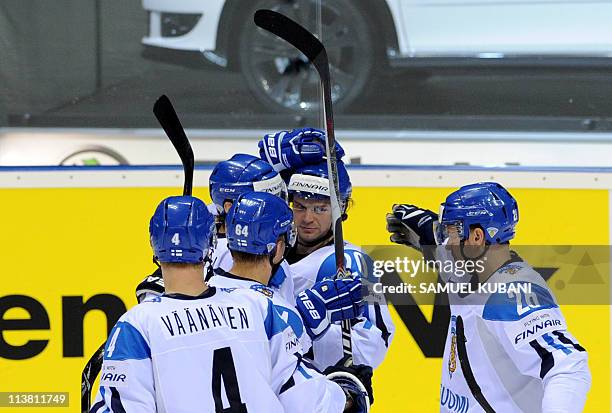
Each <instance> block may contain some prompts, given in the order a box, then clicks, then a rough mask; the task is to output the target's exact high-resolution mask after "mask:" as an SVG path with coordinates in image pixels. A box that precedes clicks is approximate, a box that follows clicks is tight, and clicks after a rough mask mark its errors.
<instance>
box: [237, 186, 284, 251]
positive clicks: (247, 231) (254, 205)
mask: <svg viewBox="0 0 612 413" xmlns="http://www.w3.org/2000/svg"><path fill="white" fill-rule="evenodd" d="M225 226H226V234H227V244H228V248H229V249H230V250H232V251H240V252H246V253H249V254H254V255H266V254H269V253H270V252H272V250H273V249H274V247H275V245H276V241H277V240H278V238H279V237H280V236H282V235H285V236H286V240H287V243H288V244H289V245H290V246H291V245H293V243H294V242H295V228H294V226H293V213H292V212H291V209H290V208H289V206H288V205H287V203H286V202H285V201H284V200H282V199H280V198H279V197H277V196H275V195H272V194H269V193H265V192H249V193H246V194H243V195H241V196H240V197H238V199H237V200H236V201H235V202H234V204H233V205H232V208H231V209H230V210H229V212H228V214H227V217H226V220H225Z"/></svg>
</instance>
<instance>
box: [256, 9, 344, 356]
mask: <svg viewBox="0 0 612 413" xmlns="http://www.w3.org/2000/svg"><path fill="white" fill-rule="evenodd" d="M254 20H255V24H256V25H257V26H259V27H261V28H262V29H264V30H267V31H269V32H270V33H272V34H275V35H276V36H278V37H280V38H281V39H283V40H285V41H286V42H287V43H289V44H291V45H292V46H293V47H295V48H296V49H298V50H299V51H300V52H302V53H303V54H304V55H305V56H306V57H307V58H308V60H309V61H310V62H311V63H312V65H313V66H314V67H315V69H316V70H317V72H318V73H319V78H320V79H321V88H322V90H323V116H324V118H325V136H327V139H326V140H325V153H326V156H327V170H328V175H329V183H330V185H329V195H330V196H329V198H330V201H331V212H332V229H333V233H334V251H335V254H336V276H337V277H346V276H347V274H346V271H345V268H344V238H343V236H342V210H341V209H340V200H339V196H338V194H339V193H340V190H339V185H338V161H337V159H336V137H335V134H334V115H333V110H332V96H331V75H330V71H329V59H328V57H327V51H326V50H325V46H323V44H322V43H321V42H320V41H319V40H318V39H317V38H316V37H315V36H314V35H313V34H312V33H310V32H309V31H308V30H306V29H305V28H304V27H302V26H300V25H299V24H298V23H296V22H295V21H293V20H291V19H290V18H288V17H286V16H284V15H282V14H280V13H277V12H275V11H272V10H257V12H255V18H254ZM342 350H343V352H344V356H345V358H347V360H349V361H348V364H352V356H353V348H352V343H351V322H350V320H344V321H343V322H342Z"/></svg>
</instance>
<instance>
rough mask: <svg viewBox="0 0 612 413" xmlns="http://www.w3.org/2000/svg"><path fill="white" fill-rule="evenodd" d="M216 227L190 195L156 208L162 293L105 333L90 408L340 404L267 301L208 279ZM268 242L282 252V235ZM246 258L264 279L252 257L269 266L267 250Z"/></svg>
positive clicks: (303, 408) (294, 408)
mask: <svg viewBox="0 0 612 413" xmlns="http://www.w3.org/2000/svg"><path fill="white" fill-rule="evenodd" d="M281 213H282V211H281ZM213 224H214V219H213V217H212V215H211V214H210V212H209V211H208V210H207V208H206V206H205V205H204V203H203V202H202V201H200V200H199V199H197V198H193V197H188V196H183V197H170V198H167V199H165V200H164V201H162V203H161V204H160V205H159V206H158V207H157V209H156V211H155V213H154V215H153V217H152V218H151V222H150V227H149V228H150V235H151V245H152V247H153V251H154V254H155V257H156V259H157V260H158V261H159V262H160V265H161V268H162V274H163V277H164V282H165V289H166V291H165V293H164V294H163V295H162V296H160V297H153V298H151V299H147V300H145V301H144V302H143V303H140V304H139V305H137V306H136V307H134V308H132V309H131V310H129V311H128V312H127V313H126V314H124V315H123V316H122V317H121V319H120V320H119V321H118V322H117V324H116V325H115V327H114V328H113V330H112V331H111V333H110V336H109V340H108V341H107V344H106V347H105V350H104V364H103V367H102V373H101V379H100V389H99V392H98V394H97V397H96V401H95V404H94V405H93V407H92V408H91V412H92V413H96V412H107V411H112V412H126V411H127V412H155V411H158V412H173V411H175V412H191V411H193V412H196V411H216V412H221V411H224V412H230V411H231V412H261V413H264V412H265V413H267V412H272V411H278V412H282V411H291V412H313V411H314V412H330V413H331V412H334V413H338V412H342V411H344V408H345V404H346V397H345V394H344V392H343V390H342V388H340V387H339V386H338V385H337V384H335V383H333V382H331V381H329V380H327V379H326V378H325V377H324V376H321V375H320V374H318V373H317V372H316V371H314V370H312V369H310V368H308V367H307V366H305V365H303V364H302V363H301V362H300V360H299V358H298V357H296V356H295V355H294V354H293V352H292V351H291V349H290V344H291V343H292V342H293V341H294V340H295V335H294V334H293V331H292V330H291V328H290V327H289V326H288V325H287V324H286V323H285V322H284V321H283V320H282V318H280V316H279V315H278V313H277V312H276V310H275V308H274V305H273V303H272V302H271V301H270V300H268V299H267V298H266V297H265V296H264V295H262V294H260V293H258V292H255V291H252V290H249V289H222V288H215V287H208V286H207V285H206V283H205V282H204V279H203V277H202V273H203V262H204V260H205V257H206V256H207V255H208V254H209V247H210V243H211V240H212V238H213V231H214V230H213ZM272 244H273V246H272V247H271V250H274V251H275V254H278V255H282V252H283V251H282V250H283V249H284V240H283V239H282V238H279V239H277V240H276V242H274V243H272ZM243 258H244V260H245V261H244V262H242V264H246V262H250V263H251V264H252V265H246V266H243V267H242V268H244V269H245V270H246V268H247V267H250V268H251V271H253V272H255V273H258V272H261V274H260V275H261V276H262V278H265V273H264V271H263V267H261V266H259V264H263V265H264V267H265V264H268V266H269V263H268V260H267V257H266V258H265V259H264V261H263V262H261V263H257V262H256V260H254V259H253V257H251V256H247V255H245V256H244V257H243ZM268 271H269V270H268ZM267 276H268V277H269V276H270V274H269V273H268V274H267ZM351 384H353V385H354V386H357V388H358V385H359V383H358V381H356V382H355V381H354V382H351ZM340 385H341V386H344V383H341V384H340ZM345 388H347V389H353V388H355V387H350V386H345ZM355 395H356V396H358V394H357V393H355ZM358 400H359V399H356V401H358Z"/></svg>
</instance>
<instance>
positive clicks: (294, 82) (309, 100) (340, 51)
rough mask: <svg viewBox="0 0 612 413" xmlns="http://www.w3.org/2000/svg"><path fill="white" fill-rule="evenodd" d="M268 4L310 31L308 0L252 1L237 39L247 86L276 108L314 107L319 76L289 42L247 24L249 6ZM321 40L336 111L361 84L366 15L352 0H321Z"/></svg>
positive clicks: (366, 74)
mask: <svg viewBox="0 0 612 413" xmlns="http://www.w3.org/2000/svg"><path fill="white" fill-rule="evenodd" d="M258 9H271V10H274V11H277V12H280V13H283V14H285V15H286V16H288V17H290V18H292V19H293V20H295V21H297V22H298V23H300V24H302V25H303V26H304V27H306V28H307V29H308V30H310V31H312V32H316V31H315V30H313V29H314V27H315V16H316V2H315V1H314V0H290V1H282V2H279V1H278V0H256V1H255V2H254V5H253V7H252V9H250V10H249V12H247V14H246V18H247V19H248V20H250V21H246V22H245V23H244V24H243V29H242V31H241V34H240V39H239V61H240V68H241V71H242V74H243V76H244V79H245V80H246V83H247V85H248V88H249V90H250V91H251V92H252V94H253V95H254V96H255V97H256V98H257V100H258V101H259V102H261V103H262V104H263V105H264V106H265V107H266V108H268V109H270V110H272V111H275V112H278V111H281V112H289V113H304V112H314V113H316V112H317V111H319V108H320V97H319V96H320V95H319V93H320V91H319V76H318V74H317V72H316V70H315V69H314V68H313V67H311V65H310V63H309V62H308V61H307V60H306V58H305V57H304V56H303V55H302V54H301V53H300V52H299V51H298V50H297V49H295V48H293V46H291V45H289V44H288V43H286V42H284V41H283V40H281V39H279V38H277V37H276V36H274V35H272V34H270V33H268V32H266V31H264V30H262V29H260V28H258V27H256V26H255V24H253V23H252V16H253V14H254V12H255V10H258ZM321 20H322V27H323V29H322V33H323V44H324V45H325V47H326V49H327V53H328V55H329V60H330V71H331V77H332V99H333V103H334V109H335V110H336V111H342V110H343V109H345V108H347V107H348V106H349V105H350V104H351V103H353V102H354V101H355V100H356V99H357V98H359V97H360V95H362V93H363V92H364V90H365V89H366V88H367V86H368V83H369V81H370V80H371V79H370V78H371V77H372V70H373V66H374V59H375V51H374V44H373V39H372V36H371V34H370V27H369V25H368V20H367V18H366V17H365V16H364V14H363V13H362V12H361V10H360V9H359V8H358V7H356V6H355V5H354V2H353V0H324V1H323V6H322V11H321Z"/></svg>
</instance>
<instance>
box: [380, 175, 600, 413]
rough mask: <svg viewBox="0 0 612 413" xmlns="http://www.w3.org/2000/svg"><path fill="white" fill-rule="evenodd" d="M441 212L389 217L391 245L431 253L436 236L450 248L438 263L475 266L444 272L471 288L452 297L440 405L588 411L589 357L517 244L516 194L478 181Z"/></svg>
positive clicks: (411, 210)
mask: <svg viewBox="0 0 612 413" xmlns="http://www.w3.org/2000/svg"><path fill="white" fill-rule="evenodd" d="M440 211H441V212H440V216H439V217H438V216H437V215H436V214H434V213H433V212H431V211H428V210H424V209H420V208H418V207H415V206H414V205H409V204H404V205H395V206H394V207H393V211H392V213H391V214H388V215H387V223H388V224H387V225H388V229H389V231H390V232H391V233H392V236H391V240H392V241H394V242H397V243H401V244H407V245H409V246H412V247H414V248H417V249H420V250H423V249H424V247H425V245H427V244H428V243H431V242H432V241H433V240H434V238H435V239H437V241H438V243H439V244H441V245H443V246H442V247H438V248H437V249H436V251H435V253H434V254H435V256H436V259H438V260H443V259H447V258H450V259H451V260H453V261H454V262H455V263H456V264H457V266H456V268H460V267H459V264H461V267H462V268H468V267H467V264H468V263H470V262H471V263H473V265H470V267H471V268H473V271H472V272H471V273H470V275H467V276H461V274H459V272H458V271H455V273H450V274H441V275H442V278H443V279H445V280H447V281H448V282H451V283H460V282H463V283H466V282H467V283H469V285H471V286H472V288H470V289H469V290H468V291H467V292H465V291H463V293H456V294H452V293H449V302H450V308H451V320H450V326H449V329H448V335H447V338H446V346H445V351H444V358H443V371H442V387H441V393H440V411H441V412H461V413H466V412H469V413H471V412H482V411H485V412H534V413H535V412H543V413H553V412H554V413H570V412H572V413H573V412H580V411H582V409H583V407H584V403H585V400H586V395H587V392H588V390H589V387H590V383H591V376H590V372H589V369H588V364H587V353H586V351H585V349H584V348H583V347H582V346H580V344H579V343H578V341H577V340H576V339H575V338H574V337H573V336H572V335H571V334H570V333H569V332H568V328H567V325H566V322H565V319H564V318H563V315H562V313H561V310H560V309H559V306H558V305H557V303H556V302H555V299H554V297H553V295H552V292H551V291H550V290H549V288H548V287H547V285H546V282H545V281H544V279H543V278H542V277H541V276H540V275H539V274H538V273H537V272H536V271H535V270H534V269H533V268H532V267H531V266H529V264H527V263H526V262H525V261H523V260H522V259H521V258H520V257H518V256H517V255H516V254H514V253H513V252H512V251H511V250H510V245H509V241H510V240H511V239H512V238H514V235H515V226H516V224H517V222H518V206H517V203H516V201H515V199H514V198H513V197H512V196H511V195H510V193H508V191H506V189H504V188H503V187H502V186H501V185H499V184H497V183H493V182H486V183H479V184H472V185H467V186H464V187H461V188H460V189H459V190H457V191H455V192H453V193H451V194H450V195H449V196H448V197H447V198H446V201H445V202H444V203H443V204H442V205H441V208H440ZM438 222H439V224H437V226H438V228H437V229H436V230H435V231H434V225H433V224H434V223H438ZM435 235H437V236H435ZM434 236H435V237H434ZM500 286H503V288H500ZM519 286H522V288H519ZM472 291H474V292H472ZM498 291H499V292H498Z"/></svg>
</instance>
